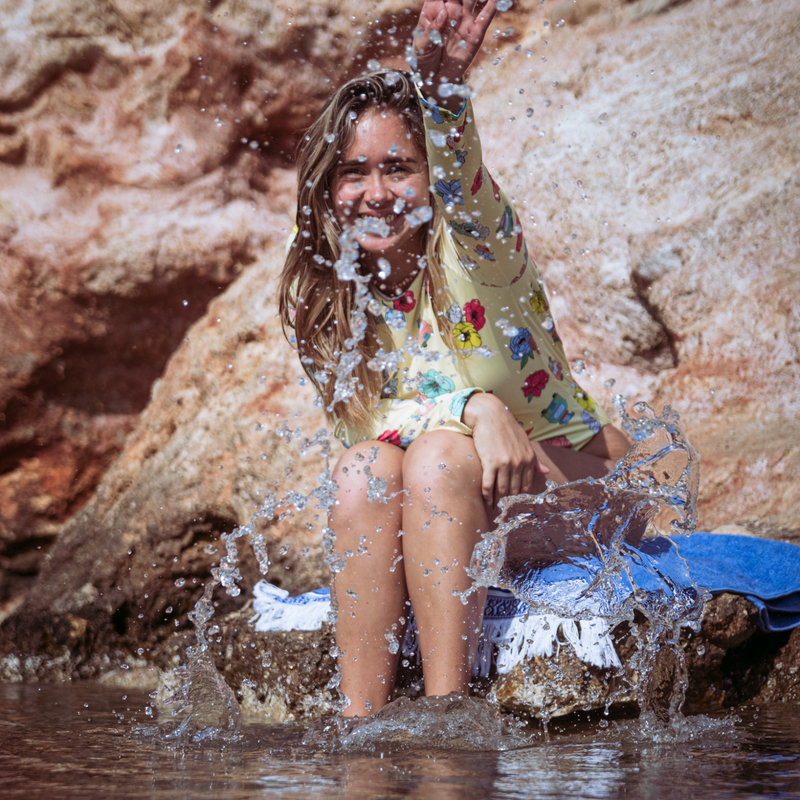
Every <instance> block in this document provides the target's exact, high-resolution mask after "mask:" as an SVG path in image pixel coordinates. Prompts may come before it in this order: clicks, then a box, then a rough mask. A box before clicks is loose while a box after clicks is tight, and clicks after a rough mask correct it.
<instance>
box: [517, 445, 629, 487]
mask: <svg viewBox="0 0 800 800" xmlns="http://www.w3.org/2000/svg"><path fill="white" fill-rule="evenodd" d="M532 444H533V449H534V450H535V451H536V457H537V458H538V459H539V460H540V461H541V462H542V463H543V464H544V465H545V466H546V467H548V468H549V470H550V472H549V473H548V474H547V475H540V476H538V477H539V478H540V482H541V483H542V484H544V479H546V480H548V481H555V482H556V483H568V482H569V481H578V480H582V479H583V478H602V477H603V476H604V475H606V474H607V473H608V472H609V470H611V468H612V467H613V466H614V462H613V461H611V460H610V459H607V458H600V457H598V456H595V455H591V454H590V453H587V452H586V451H585V448H584V449H583V450H571V449H570V448H568V447H553V445H549V444H541V443H540V442H532ZM537 490H538V491H543V490H544V486H541V487H538V486H537Z"/></svg>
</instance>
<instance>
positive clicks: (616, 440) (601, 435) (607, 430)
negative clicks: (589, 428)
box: [579, 425, 633, 461]
mask: <svg viewBox="0 0 800 800" xmlns="http://www.w3.org/2000/svg"><path fill="white" fill-rule="evenodd" d="M631 444H633V442H632V441H631V440H630V438H628V435H627V434H625V433H623V432H622V431H621V430H620V429H619V428H617V427H615V426H614V425H603V427H602V428H600V430H599V431H598V432H597V433H596V434H595V435H594V436H593V437H592V438H591V439H590V440H589V441H588V442H587V444H586V445H584V446H583V447H582V448H581V449H580V451H579V452H581V453H586V454H587V455H590V456H597V457H598V458H606V459H609V460H611V461H617V460H618V459H620V458H622V456H624V455H625V453H627V452H628V450H630V447H631Z"/></svg>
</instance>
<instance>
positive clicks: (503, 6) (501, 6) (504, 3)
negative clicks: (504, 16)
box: [497, 0, 514, 11]
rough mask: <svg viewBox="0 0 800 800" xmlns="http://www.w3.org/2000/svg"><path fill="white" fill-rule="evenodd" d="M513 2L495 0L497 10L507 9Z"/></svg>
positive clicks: (510, 0)
mask: <svg viewBox="0 0 800 800" xmlns="http://www.w3.org/2000/svg"><path fill="white" fill-rule="evenodd" d="M513 5H514V3H513V2H512V0H497V10H498V11H508V9H509V8H511V6H513Z"/></svg>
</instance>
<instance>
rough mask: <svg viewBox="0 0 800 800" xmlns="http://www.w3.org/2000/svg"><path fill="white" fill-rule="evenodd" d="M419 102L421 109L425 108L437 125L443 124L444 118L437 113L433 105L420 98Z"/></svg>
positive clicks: (437, 110)
mask: <svg viewBox="0 0 800 800" xmlns="http://www.w3.org/2000/svg"><path fill="white" fill-rule="evenodd" d="M420 102H421V103H422V107H423V108H426V109H427V110H428V111H430V114H431V119H432V120H433V121H434V122H435V123H436V124H437V125H443V124H444V118H443V117H442V115H441V114H440V113H439V109H438V108H437V107H436V106H435V105H434V104H433V103H429V102H428V101H427V100H426V99H425V98H424V97H420Z"/></svg>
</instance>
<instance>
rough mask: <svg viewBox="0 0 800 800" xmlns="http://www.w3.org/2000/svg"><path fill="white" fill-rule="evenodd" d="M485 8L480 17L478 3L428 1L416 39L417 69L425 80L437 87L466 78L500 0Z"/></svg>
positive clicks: (473, 0) (492, 0) (471, 0)
mask: <svg viewBox="0 0 800 800" xmlns="http://www.w3.org/2000/svg"><path fill="white" fill-rule="evenodd" d="M482 5H483V8H482V9H481V10H480V11H479V12H478V14H477V16H476V15H475V11H476V9H477V6H478V2H477V1H476V0H425V3H424V5H423V6H422V11H421V12H420V15H419V25H418V26H417V29H416V30H415V31H414V34H415V35H414V39H413V48H414V56H415V58H416V61H417V69H418V70H419V72H420V73H421V75H422V77H423V78H424V79H426V80H427V79H429V78H432V79H433V82H434V85H437V84H439V83H441V82H442V81H447V82H448V83H455V82H456V81H459V80H461V78H463V77H464V73H465V72H466V71H467V69H468V67H469V65H470V64H471V63H472V60H473V59H474V58H475V56H476V55H477V53H478V50H480V47H481V44H483V37H484V36H485V35H486V31H487V30H488V28H489V25H490V24H491V22H492V19H493V18H494V15H495V11H496V10H497V0H486V2H485V3H483V4H482Z"/></svg>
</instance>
